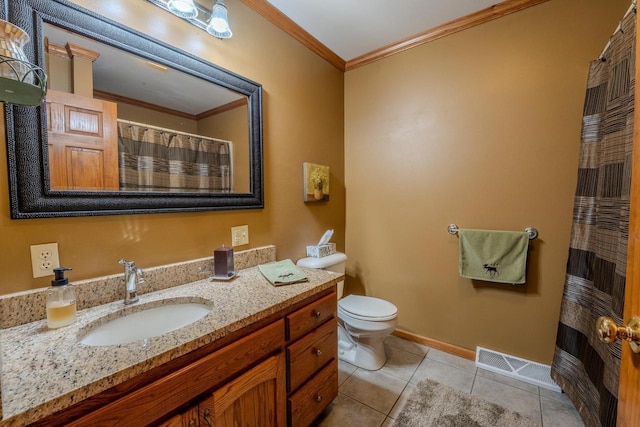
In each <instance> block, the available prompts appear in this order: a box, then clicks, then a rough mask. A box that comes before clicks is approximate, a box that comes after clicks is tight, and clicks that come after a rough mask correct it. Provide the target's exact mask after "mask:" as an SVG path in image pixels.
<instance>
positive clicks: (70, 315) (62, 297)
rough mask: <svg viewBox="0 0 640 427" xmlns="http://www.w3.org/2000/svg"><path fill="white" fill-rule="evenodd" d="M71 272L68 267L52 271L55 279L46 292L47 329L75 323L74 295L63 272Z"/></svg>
mask: <svg viewBox="0 0 640 427" xmlns="http://www.w3.org/2000/svg"><path fill="white" fill-rule="evenodd" d="M68 270H71V269H70V268H68V267H58V268H54V269H53V273H54V274H55V279H54V280H52V281H51V287H50V288H49V290H48V291H47V326H48V327H49V329H57V328H61V327H63V326H67V325H70V324H72V323H73V322H75V321H76V293H75V291H74V290H73V288H72V287H71V286H68V285H69V279H67V278H66V277H64V272H65V271H68Z"/></svg>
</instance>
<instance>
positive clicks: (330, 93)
mask: <svg viewBox="0 0 640 427" xmlns="http://www.w3.org/2000/svg"><path fill="white" fill-rule="evenodd" d="M76 3H78V4H80V5H83V6H84V7H87V8H89V9H92V10H94V11H96V12H98V13H101V14H103V15H106V16H108V17H110V18H111V19H113V20H115V21H118V22H122V23H124V24H125V25H129V26H131V27H133V28H135V29H136V30H138V31H142V32H145V33H148V34H151V35H152V36H153V37H155V38H158V39H161V40H163V41H166V42H170V43H172V44H174V45H176V46H178V47H180V48H182V49H183V50H186V51H187V52H190V53H192V54H195V55H198V56H200V57H203V58H205V59H207V60H208V61H211V62H214V63H216V64H218V65H220V66H222V67H224V68H227V69H229V70H232V71H234V72H236V73H238V74H240V75H243V76H246V77H247V78H249V79H251V80H254V81H256V82H259V83H261V84H262V85H263V109H264V152H265V164H264V171H265V189H266V191H265V208H264V209H261V210H252V211H235V212H202V213H181V214H154V215H124V216H101V217H85V218H56V219H31V220H12V219H10V215H9V196H8V182H7V171H6V164H7V160H6V150H4V149H3V150H0V235H1V236H2V238H1V239H0V254H1V255H0V271H2V279H0V292H2V293H8V292H14V291H18V290H25V289H29V288H36V287H42V286H47V285H48V284H49V280H50V279H49V278H43V279H32V278H31V262H30V253H29V246H30V245H32V244H38V243H47V242H58V245H59V248H60V259H61V263H62V264H63V265H66V266H69V267H72V268H73V269H74V270H73V271H72V272H70V274H69V277H70V278H71V280H72V281H73V280H77V279H82V278H88V277H94V276H99V275H104V274H111V273H118V272H120V271H121V266H120V265H119V264H118V263H117V260H118V259H120V258H127V259H133V260H135V261H136V263H137V264H138V265H140V266H141V267H143V268H144V267H145V266H153V265H161V264H165V263H169V262H175V261H180V260H187V259H193V258H198V257H203V256H209V255H211V253H212V251H213V249H214V248H215V247H218V246H220V245H222V244H223V243H225V244H226V245H227V246H228V245H230V243H231V232H230V227H231V226H235V225H242V224H248V225H249V234H250V247H257V246H262V245H266V244H275V245H276V246H277V251H278V258H279V259H284V258H292V259H296V258H299V257H302V256H304V253H305V252H304V248H305V245H307V244H309V243H310V242H314V241H317V240H318V239H319V238H320V236H321V235H322V233H323V232H324V230H325V229H327V228H334V229H335V230H336V234H335V237H334V239H333V240H334V241H335V242H336V243H337V245H338V247H339V248H341V249H342V250H344V235H345V230H344V222H345V217H344V215H345V213H344V212H345V193H344V147H343V136H344V128H343V79H344V77H343V73H341V72H340V71H338V70H337V69H335V68H334V67H332V66H331V65H329V64H328V63H326V62H325V61H324V60H322V59H321V58H320V57H318V56H317V55H315V54H314V53H312V52H311V51H309V50H308V49H307V48H305V47H303V46H302V45H301V44H300V43H298V42H296V41H295V40H294V39H292V38H291V37H289V36H288V35H286V34H285V33H284V32H283V31H281V30H280V29H278V28H276V27H275V26H273V25H272V24H271V23H269V22H268V21H267V20H265V19H264V18H262V17H261V16H259V15H258V14H256V13H254V12H253V11H251V10H250V9H249V8H248V7H246V6H245V5H244V4H243V3H241V2H240V1H238V0H229V1H227V6H228V8H229V19H230V20H231V25H232V28H233V32H234V36H233V38H232V39H230V40H225V41H220V40H217V39H215V38H213V37H211V36H209V35H208V34H207V33H206V32H204V31H201V30H199V29H197V28H195V27H193V26H191V25H189V24H187V23H186V22H184V21H182V20H180V19H178V18H176V17H174V16H172V15H170V14H168V13H166V12H163V11H161V10H160V9H159V8H157V7H156V6H153V5H152V4H151V3H148V2H144V1H136V2H132V1H130V0H112V1H109V2H105V1H102V0H77V1H76ZM2 120H3V121H4V118H2ZM4 139H5V135H4V126H0V140H4ZM309 161H310V162H316V163H322V164H326V165H329V166H331V171H332V175H333V176H332V177H331V179H332V184H335V187H333V188H332V194H331V202H330V203H327V204H324V205H305V204H304V203H303V202H302V164H303V162H309ZM248 247H249V246H240V247H238V248H237V249H238V250H241V249H246V248H248Z"/></svg>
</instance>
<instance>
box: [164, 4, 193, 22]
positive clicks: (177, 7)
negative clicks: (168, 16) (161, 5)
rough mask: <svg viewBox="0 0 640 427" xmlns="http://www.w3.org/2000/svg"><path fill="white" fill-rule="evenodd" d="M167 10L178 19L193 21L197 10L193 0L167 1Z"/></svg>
mask: <svg viewBox="0 0 640 427" xmlns="http://www.w3.org/2000/svg"><path fill="white" fill-rule="evenodd" d="M167 8H168V9H169V11H170V12H171V13H173V14H174V15H176V16H179V17H180V18H185V19H193V18H195V17H196V16H198V9H196V5H195V4H193V0H169V1H168V2H167Z"/></svg>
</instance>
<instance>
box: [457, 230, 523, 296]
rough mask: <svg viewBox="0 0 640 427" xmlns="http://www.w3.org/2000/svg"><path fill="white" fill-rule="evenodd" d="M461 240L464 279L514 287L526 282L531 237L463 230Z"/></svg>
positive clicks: (518, 232) (513, 232)
mask: <svg viewBox="0 0 640 427" xmlns="http://www.w3.org/2000/svg"><path fill="white" fill-rule="evenodd" d="M458 237H459V239H460V241H459V245H460V265H459V272H460V276H462V277H466V278H468V279H476V280H485V281H489V282H499V283H512V284H522V283H524V282H525V281H526V273H527V250H528V248H529V233H527V232H525V231H494V230H469V229H460V230H458Z"/></svg>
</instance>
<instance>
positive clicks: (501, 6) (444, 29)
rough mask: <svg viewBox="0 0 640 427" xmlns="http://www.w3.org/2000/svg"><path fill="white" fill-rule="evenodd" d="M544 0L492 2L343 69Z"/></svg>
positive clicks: (356, 60) (363, 56)
mask: <svg viewBox="0 0 640 427" xmlns="http://www.w3.org/2000/svg"><path fill="white" fill-rule="evenodd" d="M546 1H549V0H506V1H504V2H502V3H498V4H494V5H493V6H489V7H488V8H486V9H482V10H479V11H477V12H474V13H472V14H469V15H466V16H463V17H460V18H458V19H454V20H453V21H450V22H447V23H445V24H442V25H439V26H437V27H435V28H432V29H430V30H427V31H425V32H422V33H419V34H416V35H414V36H411V37H407V38H406V39H403V40H400V41H398V42H395V43H392V44H390V45H387V46H384V47H382V48H380V49H377V50H374V51H372V52H369V53H365V54H364V55H361V56H358V57H357V58H354V59H351V60H349V61H347V64H346V66H345V71H349V70H353V69H354V68H357V67H361V66H363V65H366V64H369V63H371V62H374V61H377V60H379V59H382V58H386V57H388V56H391V55H394V54H396V53H400V52H403V51H405V50H407V49H411V48H413V47H416V46H420V45H422V44H425V43H428V42H430V41H433V40H437V39H439V38H442V37H445V36H448V35H451V34H454V33H457V32H458V31H462V30H467V29H469V28H472V27H475V26H477V25H480V24H484V23H485V22H489V21H492V20H494V19H498V18H502V17H503V16H506V15H509V14H511V13H514V12H519V11H521V10H524V9H527V8H529V7H532V6H536V5H538V4H540V3H544V2H546Z"/></svg>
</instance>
